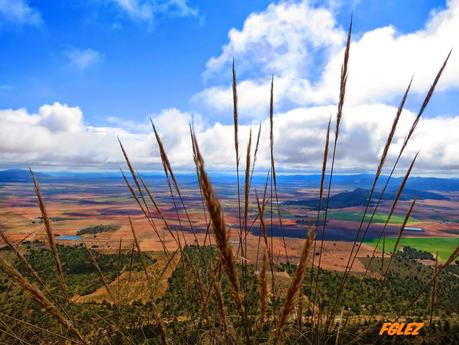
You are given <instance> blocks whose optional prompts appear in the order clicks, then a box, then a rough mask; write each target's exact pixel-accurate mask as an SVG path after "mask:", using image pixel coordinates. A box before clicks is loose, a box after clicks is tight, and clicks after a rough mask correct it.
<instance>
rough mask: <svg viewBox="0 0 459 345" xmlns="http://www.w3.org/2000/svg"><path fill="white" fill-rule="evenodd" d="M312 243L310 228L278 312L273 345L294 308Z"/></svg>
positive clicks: (312, 235) (312, 234) (312, 231)
mask: <svg viewBox="0 0 459 345" xmlns="http://www.w3.org/2000/svg"><path fill="white" fill-rule="evenodd" d="M313 241H314V230H313V229H312V227H311V228H310V229H309V231H308V237H307V239H306V242H305V244H304V247H303V250H302V252H301V258H300V261H299V263H298V267H297V269H296V273H295V276H294V277H293V279H292V282H291V283H290V287H289V289H288V291H287V297H286V298H285V302H284V305H283V307H282V310H281V312H280V315H279V317H278V319H277V323H276V332H275V334H274V339H273V344H274V345H276V344H277V342H278V341H279V337H280V335H281V332H282V328H283V327H284V325H285V323H286V322H287V319H288V317H289V316H290V314H291V312H292V311H293V308H294V304H295V303H294V302H295V296H296V294H297V293H298V290H299V289H301V288H302V287H303V278H304V272H305V270H306V265H307V259H308V255H309V251H310V249H311V246H312V242H313Z"/></svg>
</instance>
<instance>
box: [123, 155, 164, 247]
mask: <svg viewBox="0 0 459 345" xmlns="http://www.w3.org/2000/svg"><path fill="white" fill-rule="evenodd" d="M126 157H127V155H126ZM120 171H121V175H122V176H123V179H124V182H125V183H126V186H127V187H128V189H129V191H130V193H131V195H132V197H133V198H134V200H135V201H136V203H137V205H138V206H139V207H140V210H141V211H142V213H143V214H144V216H145V218H146V219H147V221H148V223H149V224H150V226H151V228H152V229H153V231H154V233H155V235H156V237H158V239H159V242H160V243H161V246H162V248H163V251H164V253H166V254H168V253H169V252H168V249H167V247H166V245H165V244H164V241H163V240H162V238H161V236H160V235H159V232H158V229H157V227H156V224H155V222H154V220H153V217H152V216H151V213H150V210H149V209H148V206H147V208H145V207H144V206H143V205H142V204H141V203H140V200H139V198H138V196H137V194H136V193H135V191H134V188H132V186H131V184H130V183H129V180H128V179H127V177H126V175H125V174H124V172H123V170H121V169H120ZM145 205H146V203H145ZM147 212H148V213H147Z"/></svg>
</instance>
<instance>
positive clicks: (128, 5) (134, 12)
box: [110, 0, 198, 23]
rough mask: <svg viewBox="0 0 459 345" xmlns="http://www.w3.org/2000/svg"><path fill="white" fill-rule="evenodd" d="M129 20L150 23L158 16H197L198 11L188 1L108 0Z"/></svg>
mask: <svg viewBox="0 0 459 345" xmlns="http://www.w3.org/2000/svg"><path fill="white" fill-rule="evenodd" d="M110 1H111V2H113V3H115V4H116V5H117V6H118V7H119V8H120V9H121V10H122V11H123V12H124V13H126V14H127V15H128V16H129V17H130V18H132V19H135V20H140V21H145V22H149V23H152V22H154V20H155V17H156V16H157V15H158V14H165V13H167V14H169V15H175V16H179V17H190V16H191V17H194V16H197V14H198V10H197V9H195V8H193V7H191V6H190V5H189V4H188V0H160V1H156V0H110Z"/></svg>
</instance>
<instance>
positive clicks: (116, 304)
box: [81, 240, 120, 312]
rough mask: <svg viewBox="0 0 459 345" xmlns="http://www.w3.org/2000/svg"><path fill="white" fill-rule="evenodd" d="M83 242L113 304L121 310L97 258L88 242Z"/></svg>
mask: <svg viewBox="0 0 459 345" xmlns="http://www.w3.org/2000/svg"><path fill="white" fill-rule="evenodd" d="M81 243H83V246H84V249H86V252H87V253H88V256H89V259H90V261H91V264H92V265H93V266H94V268H95V269H96V271H97V275H98V276H99V279H100V281H101V282H102V285H103V286H104V287H105V290H106V291H107V294H108V296H109V297H110V299H111V300H112V302H113V304H114V305H115V307H116V309H117V311H118V312H119V311H120V309H119V305H118V302H117V301H116V299H115V296H113V294H112V291H111V290H110V288H109V287H108V284H107V281H106V280H105V277H104V274H103V273H102V270H101V269H100V266H99V264H98V263H97V259H96V257H95V256H94V254H93V253H91V251H90V250H89V248H88V246H87V245H86V242H85V241H83V240H81Z"/></svg>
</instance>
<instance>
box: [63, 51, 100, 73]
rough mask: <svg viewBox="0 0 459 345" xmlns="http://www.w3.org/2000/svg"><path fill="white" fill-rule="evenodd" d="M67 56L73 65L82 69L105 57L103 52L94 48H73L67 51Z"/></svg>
mask: <svg viewBox="0 0 459 345" xmlns="http://www.w3.org/2000/svg"><path fill="white" fill-rule="evenodd" d="M65 56H66V57H67V59H68V61H69V63H70V64H71V65H72V66H74V67H76V68H78V69H79V70H81V71H84V70H86V69H87V68H88V67H90V66H92V65H95V64H98V63H99V62H101V61H102V59H103V56H102V54H101V53H99V52H98V51H96V50H93V49H83V50H80V49H71V50H68V51H67V52H66V53H65Z"/></svg>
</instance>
